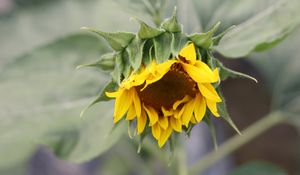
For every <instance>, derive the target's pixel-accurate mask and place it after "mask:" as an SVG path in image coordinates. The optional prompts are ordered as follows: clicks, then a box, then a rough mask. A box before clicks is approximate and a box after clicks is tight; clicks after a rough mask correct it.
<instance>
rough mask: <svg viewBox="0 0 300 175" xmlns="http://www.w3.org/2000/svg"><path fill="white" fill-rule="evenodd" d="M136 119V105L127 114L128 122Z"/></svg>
mask: <svg viewBox="0 0 300 175" xmlns="http://www.w3.org/2000/svg"><path fill="white" fill-rule="evenodd" d="M135 117H136V113H135V109H134V105H131V106H130V107H129V110H128V112H127V115H126V120H133V119H134V118H135Z"/></svg>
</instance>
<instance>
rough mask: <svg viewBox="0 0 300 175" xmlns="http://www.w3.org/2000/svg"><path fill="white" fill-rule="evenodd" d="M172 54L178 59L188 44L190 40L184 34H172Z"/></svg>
mask: <svg viewBox="0 0 300 175" xmlns="http://www.w3.org/2000/svg"><path fill="white" fill-rule="evenodd" d="M171 35H172V41H171V53H172V56H173V57H178V54H179V52H180V51H181V49H182V48H183V47H184V46H186V44H187V43H188V38H187V37H186V36H185V35H183V34H182V33H172V34H171Z"/></svg>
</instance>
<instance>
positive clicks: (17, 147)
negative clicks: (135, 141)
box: [0, 35, 124, 169]
mask: <svg viewBox="0 0 300 175" xmlns="http://www.w3.org/2000/svg"><path fill="white" fill-rule="evenodd" d="M103 47H105V46H104V45H103V44H102V43H101V42H100V41H99V40H98V39H97V38H96V37H92V36H90V35H74V36H70V37H66V38H65V39H62V40H58V41H56V42H54V43H52V44H49V45H46V46H43V47H40V48H39V49H36V50H35V51H34V52H32V53H29V54H26V55H24V56H22V57H19V58H17V59H15V60H14V61H12V62H11V63H10V64H7V65H5V66H4V67H3V68H2V69H1V74H0V96H1V99H0V104H1V105H0V111H1V113H0V117H1V123H0V138H1V139H0V145H1V147H0V154H1V157H0V169H3V168H5V167H9V166H13V165H14V164H17V163H19V162H22V161H24V160H26V159H28V158H29V156H30V155H31V154H32V152H33V151H34V150H35V148H36V146H37V144H40V143H42V144H46V145H49V146H50V147H53V149H55V148H56V149H55V151H57V152H59V153H60V154H61V155H63V157H65V159H67V160H69V161H72V162H82V161H87V160H90V159H92V158H94V157H96V156H98V155H99V154H101V153H103V152H104V151H106V150H107V149H109V148H110V147H111V146H112V145H113V144H114V143H116V141H117V140H118V139H119V138H120V136H121V135H122V133H123V131H124V130H123V129H124V128H123V127H118V129H116V130H115V131H114V132H113V133H111V134H110V135H108V134H109V133H110V130H111V128H112V127H113V126H114V124H113V104H112V103H111V102H103V103H100V104H97V105H95V107H94V108H91V110H89V111H88V112H87V114H86V116H87V117H86V118H80V117H79V114H80V110H82V109H83V108H84V106H86V105H87V104H88V103H89V102H90V101H91V99H92V98H93V97H94V96H95V94H97V92H98V91H99V88H100V89H101V88H102V87H103V86H104V83H105V82H107V81H108V76H107V75H106V74H104V73H101V72H99V71H93V70H90V69H81V70H76V69H75V68H76V66H77V65H78V64H82V63H84V62H86V61H91V60H93V58H95V57H97V56H98V55H99V49H100V50H101V48H103ZM68 136H72V137H71V138H69V140H65V138H66V137H68ZM50 138H53V139H50ZM73 143H76V144H73ZM57 144H58V145H59V149H60V151H58V147H57V146H58V145H57Z"/></svg>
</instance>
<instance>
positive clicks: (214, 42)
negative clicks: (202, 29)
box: [212, 25, 236, 46]
mask: <svg viewBox="0 0 300 175" xmlns="http://www.w3.org/2000/svg"><path fill="white" fill-rule="evenodd" d="M235 27H236V26H235V25H233V26H231V27H229V28H228V29H226V30H225V31H224V32H222V33H220V34H218V35H217V36H214V37H213V38H212V41H213V45H215V46H217V45H219V43H220V41H221V39H222V38H223V37H224V35H226V34H227V33H228V32H229V31H231V30H232V29H234V28H235Z"/></svg>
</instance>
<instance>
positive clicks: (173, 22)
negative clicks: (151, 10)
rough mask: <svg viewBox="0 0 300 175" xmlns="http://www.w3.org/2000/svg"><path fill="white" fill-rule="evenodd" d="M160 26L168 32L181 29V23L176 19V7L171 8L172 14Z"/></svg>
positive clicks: (175, 31)
mask: <svg viewBox="0 0 300 175" xmlns="http://www.w3.org/2000/svg"><path fill="white" fill-rule="evenodd" d="M161 28H163V29H165V30H166V31H168V32H172V33H177V32H181V31H182V26H181V24H179V23H178V21H177V8H176V7H175V8H174V10H173V15H172V17H171V18H169V19H166V20H165V21H164V22H163V23H162V24H161Z"/></svg>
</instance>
